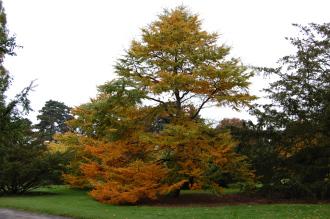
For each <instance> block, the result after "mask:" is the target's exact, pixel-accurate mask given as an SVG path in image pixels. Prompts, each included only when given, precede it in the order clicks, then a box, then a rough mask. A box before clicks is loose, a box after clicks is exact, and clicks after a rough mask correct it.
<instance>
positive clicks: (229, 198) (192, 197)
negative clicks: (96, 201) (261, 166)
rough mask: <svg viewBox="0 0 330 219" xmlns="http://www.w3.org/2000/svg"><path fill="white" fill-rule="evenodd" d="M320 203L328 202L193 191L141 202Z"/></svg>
mask: <svg viewBox="0 0 330 219" xmlns="http://www.w3.org/2000/svg"><path fill="white" fill-rule="evenodd" d="M279 203H283V204H284V203H287V204H289V203H290V204H294V203H299V204H320V203H330V200H328V201H319V200H301V199H300V200H299V199H295V200H293V199H269V198H264V197H256V196H253V195H247V194H228V195H223V196H216V195H213V194H205V193H193V194H183V195H180V196H179V197H164V198H162V199H160V200H156V201H146V202H144V203H143V204H144V205H148V206H160V207H161V206H163V207H197V206H200V207H217V206H226V205H242V204H248V205H249V204H251V205H252V204H279Z"/></svg>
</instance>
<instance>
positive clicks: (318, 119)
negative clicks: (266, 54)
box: [254, 23, 330, 198]
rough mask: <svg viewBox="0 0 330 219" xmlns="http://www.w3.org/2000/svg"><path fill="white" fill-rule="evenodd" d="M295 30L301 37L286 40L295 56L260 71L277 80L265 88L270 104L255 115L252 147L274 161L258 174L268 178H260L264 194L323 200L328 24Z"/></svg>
mask: <svg viewBox="0 0 330 219" xmlns="http://www.w3.org/2000/svg"><path fill="white" fill-rule="evenodd" d="M295 26H297V27H298V28H299V29H300V34H301V35H300V36H298V37H293V38H288V39H289V40H290V42H291V43H292V45H293V46H295V48H296V53H295V54H293V55H290V56H285V57H283V58H282V59H281V60H280V62H279V64H280V67H278V68H272V69H270V68H264V69H263V70H264V71H265V72H266V73H268V74H271V75H276V76H277V77H278V80H277V81H275V82H274V83H271V85H270V87H269V88H268V89H266V92H267V93H268V95H269V98H270V99H271V100H272V102H271V103H270V104H265V105H263V106H262V108H261V109H260V108H259V109H258V110H255V114H256V115H257V116H258V119H259V122H258V125H257V126H256V127H254V129H255V131H256V132H255V133H258V135H256V136H257V138H258V139H259V140H258V141H255V142H254V144H255V145H257V146H258V147H259V148H260V149H261V150H263V151H264V152H265V151H268V154H272V157H271V160H273V161H274V162H268V163H269V164H270V165H269V166H267V165H264V169H267V171H263V172H268V173H271V177H266V178H263V179H264V181H263V183H264V184H265V185H268V186H270V189H274V190H276V191H277V192H280V193H282V194H284V195H286V196H287V197H297V196H306V197H322V198H326V197H327V198H329V197H330V126H329V124H330V123H329V121H330V120H329V115H330V114H329V112H330V104H329V103H330V23H324V24H313V23H312V24H309V25H308V26H300V25H295ZM260 139H263V141H260ZM257 160H258V162H259V166H261V164H260V162H262V159H260V157H258V158H257ZM255 161H256V160H255Z"/></svg>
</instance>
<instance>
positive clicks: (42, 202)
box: [0, 186, 330, 219]
mask: <svg viewBox="0 0 330 219" xmlns="http://www.w3.org/2000/svg"><path fill="white" fill-rule="evenodd" d="M39 191H42V192H48V193H47V194H42V195H41V194H40V195H36V194H33V195H32V194H31V195H25V196H7V197H0V208H16V209H22V210H28V211H33V212H42V213H47V214H53V215H62V216H70V217H73V218H82V219H112V218H117V219H119V218H120V219H121V218H123V219H125V218H127V219H139V218H146V219H148V218H170V219H180V218H195V219H197V218H201V219H209V218H226V219H227V218H228V219H231V218H240V219H243V218H247V219H253V218H267V219H272V218H299V219H301V218H306V219H307V218H309V219H318V218H330V205H329V204H272V205H238V206H219V207H179V208H170V207H151V206H111V205H105V204H101V203H98V202H96V201H94V200H93V199H91V198H90V197H89V196H88V195H87V194H86V192H84V191H79V190H73V189H69V188H67V187H65V186H53V187H50V188H43V189H41V190H39ZM231 192H233V191H230V193H231ZM183 195H184V194H183Z"/></svg>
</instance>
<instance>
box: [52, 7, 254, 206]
mask: <svg viewBox="0 0 330 219" xmlns="http://www.w3.org/2000/svg"><path fill="white" fill-rule="evenodd" d="M217 38H218V36H217V34H213V33H212V34H210V33H207V32H206V31H203V30H202V29H201V22H200V21H199V19H198V17H197V16H196V15H193V14H191V13H190V12H189V11H187V9H185V8H182V7H179V8H176V9H174V10H171V11H164V13H163V14H161V15H160V16H159V19H158V20H156V21H155V22H153V23H152V24H151V25H149V26H148V27H147V28H144V29H143V30H142V39H141V41H133V42H132V45H131V47H130V48H129V50H128V51H127V53H126V55H125V56H124V57H123V58H122V59H120V60H118V63H117V64H116V72H117V74H118V78H117V79H116V80H113V81H111V82H109V83H107V84H105V85H104V86H102V87H100V91H101V92H100V93H99V95H98V97H97V98H95V99H93V100H92V101H91V102H90V103H88V104H84V105H82V106H80V107H77V108H76V109H74V110H73V112H74V114H75V119H74V120H72V121H70V124H71V125H72V126H73V127H75V128H76V130H79V133H77V134H70V133H67V134H65V135H60V136H57V139H58V141H57V144H58V148H61V147H62V148H65V147H68V146H69V148H71V149H73V150H76V151H77V156H75V159H74V160H72V162H71V167H72V169H71V170H70V171H69V173H68V174H66V175H65V178H66V179H67V182H68V183H69V184H71V185H73V186H76V185H78V186H84V185H87V186H88V187H89V188H91V189H92V191H91V193H90V194H91V195H92V196H93V197H94V198H95V199H97V200H99V201H102V202H106V203H112V204H122V203H137V202H140V201H142V200H144V199H156V198H158V197H159V196H161V195H168V194H175V195H179V194H180V190H181V189H182V188H183V187H184V186H185V187H188V188H190V189H200V188H203V189H208V190H212V191H214V192H216V193H221V191H222V188H221V186H219V183H218V182H219V180H221V178H223V177H224V175H227V174H231V175H232V176H233V178H234V179H235V180H236V181H239V182H242V183H245V185H251V184H253V180H254V174H253V172H252V171H251V169H250V166H249V164H248V162H247V161H246V157H245V156H242V155H239V154H237V153H235V151H234V148H235V145H236V142H235V141H234V140H233V139H232V138H231V136H230V134H229V133H228V132H221V133H216V132H214V129H212V128H210V127H209V126H208V125H206V124H205V123H204V121H203V119H201V118H200V112H201V110H202V109H203V108H204V107H206V106H208V105H213V104H216V105H219V106H222V105H229V106H231V107H233V108H238V107H239V106H244V105H248V104H249V103H250V101H251V100H253V99H254V97H253V96H251V95H249V93H248V86H249V79H250V77H251V76H252V73H251V72H249V71H247V69H246V67H244V66H243V65H242V64H241V63H240V61H239V60H238V59H235V58H229V57H228V54H229V48H228V47H226V46H224V45H220V46H219V45H217ZM146 102H147V103H148V104H146ZM77 168H78V170H77ZM82 179H83V180H82ZM86 182H87V184H86Z"/></svg>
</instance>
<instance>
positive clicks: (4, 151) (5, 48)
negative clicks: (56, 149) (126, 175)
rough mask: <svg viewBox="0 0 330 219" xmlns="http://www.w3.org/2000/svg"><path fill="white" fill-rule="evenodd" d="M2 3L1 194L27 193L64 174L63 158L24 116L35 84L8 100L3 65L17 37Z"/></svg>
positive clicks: (0, 87) (0, 41)
mask: <svg viewBox="0 0 330 219" xmlns="http://www.w3.org/2000/svg"><path fill="white" fill-rule="evenodd" d="M1 3H2V2H0V22H1V23H0V193H24V192H26V191H28V190H29V189H32V188H35V187H37V186H40V185H44V184H45V183H46V182H47V181H48V182H49V181H50V180H51V179H52V178H53V177H54V176H55V175H59V174H60V173H59V172H60V169H61V167H60V161H61V158H60V157H59V156H57V155H55V154H54V155H52V154H49V153H47V150H46V148H45V147H44V146H42V145H40V144H38V141H36V135H35V133H33V132H32V126H31V122H30V121H29V120H27V119H25V118H24V117H23V115H24V113H28V112H29V110H30V106H29V105H30V101H29V99H28V94H29V91H30V90H31V89H32V83H31V84H30V85H29V86H28V87H26V88H25V89H23V91H22V92H20V93H19V94H17V95H16V96H15V97H14V99H13V100H11V101H8V102H7V101H6V95H5V92H6V91H7V90H8V88H9V86H10V82H11V81H10V80H11V78H10V75H9V73H8V72H7V71H6V70H5V68H4V67H3V65H2V64H3V63H2V62H3V58H4V56H5V55H13V54H14V51H13V49H14V48H15V41H14V38H12V37H9V36H8V31H7V29H6V19H5V14H4V10H3V8H2V4H1Z"/></svg>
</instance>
